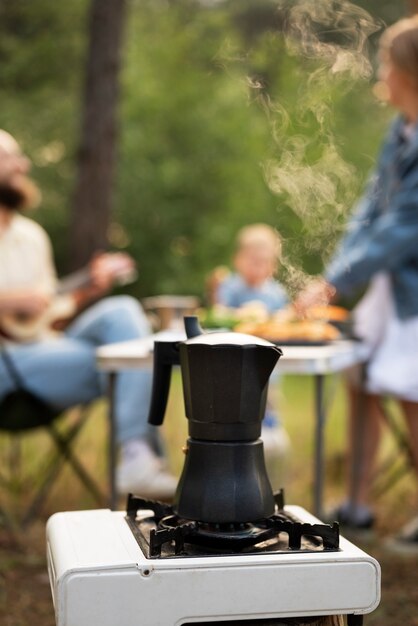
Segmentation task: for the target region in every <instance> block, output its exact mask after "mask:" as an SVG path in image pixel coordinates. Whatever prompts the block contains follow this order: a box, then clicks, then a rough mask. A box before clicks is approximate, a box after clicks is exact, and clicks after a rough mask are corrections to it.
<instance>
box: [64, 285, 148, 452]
mask: <svg viewBox="0 0 418 626" xmlns="http://www.w3.org/2000/svg"><path fill="white" fill-rule="evenodd" d="M150 332H151V331H150V328H149V325H148V321H147V319H146V317H145V314H144V313H143V311H142V308H141V306H140V305H139V303H138V302H137V301H136V300H134V298H131V297H129V296H115V297H111V298H106V299H104V300H102V301H100V302H98V303H97V304H95V305H93V306H92V307H90V308H89V309H88V310H87V311H85V312H84V313H82V314H81V315H80V316H79V317H78V318H77V319H76V320H75V321H74V322H73V323H72V324H71V325H70V326H69V327H68V329H67V331H66V334H67V336H69V337H71V338H74V339H78V340H82V341H84V342H88V343H90V344H91V345H92V346H94V347H97V346H101V345H106V344H110V343H116V342H119V341H128V340H131V339H140V338H143V337H146V336H147V335H149V334H150ZM101 382H102V389H103V392H104V391H105V384H106V380H105V377H101ZM151 383H152V372H151V370H149V369H137V370H131V371H128V370H126V371H123V372H120V373H119V374H118V377H117V385H116V390H115V414H116V419H117V431H118V432H117V438H118V442H119V443H124V442H126V441H128V440H131V439H133V438H143V437H148V436H151V438H153V437H155V435H154V434H153V435H151V434H150V433H151V430H152V427H150V426H149V425H148V423H147V418H148V410H149V404H150V397H151Z"/></svg>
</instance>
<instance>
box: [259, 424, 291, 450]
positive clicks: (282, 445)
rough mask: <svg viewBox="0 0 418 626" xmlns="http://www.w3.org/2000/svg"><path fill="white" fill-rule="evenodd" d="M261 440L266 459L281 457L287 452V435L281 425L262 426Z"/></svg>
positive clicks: (288, 442) (288, 446) (288, 447)
mask: <svg viewBox="0 0 418 626" xmlns="http://www.w3.org/2000/svg"><path fill="white" fill-rule="evenodd" d="M261 439H262V440H263V444H264V454H265V456H266V458H271V457H283V456H285V455H286V454H287V453H288V452H289V449H290V439H289V435H288V434H287V432H286V431H285V429H284V428H283V426H281V425H278V426H274V427H271V426H263V427H262V429H261Z"/></svg>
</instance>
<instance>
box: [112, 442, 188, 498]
mask: <svg viewBox="0 0 418 626" xmlns="http://www.w3.org/2000/svg"><path fill="white" fill-rule="evenodd" d="M116 488H117V490H118V493H120V494H123V495H126V494H127V493H133V494H134V495H136V496H140V497H143V498H147V499H148V498H149V499H156V500H171V499H172V498H173V496H174V494H175V491H176V488H177V480H176V479H175V478H174V476H172V475H171V474H170V473H169V472H167V471H166V469H165V467H164V462H163V460H161V459H159V457H157V456H156V455H155V454H154V453H153V452H152V451H151V449H150V448H149V447H148V446H147V444H145V445H144V442H141V445H138V446H136V450H135V447H132V446H131V448H130V450H129V453H128V454H123V451H122V459H121V462H120V463H119V466H118V467H117V468H116Z"/></svg>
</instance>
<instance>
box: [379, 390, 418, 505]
mask: <svg viewBox="0 0 418 626" xmlns="http://www.w3.org/2000/svg"><path fill="white" fill-rule="evenodd" d="M380 409H381V413H382V416H383V419H384V421H385V424H386V426H387V427H388V429H389V431H390V433H391V434H392V436H393V438H394V439H395V442H396V444H397V449H398V453H397V454H396V455H394V456H393V457H391V458H390V459H388V460H387V461H386V462H383V463H382V464H381V465H380V466H379V467H378V469H377V471H376V472H375V477H376V479H377V477H378V476H379V475H382V474H383V473H385V472H386V470H388V471H389V470H392V471H391V472H390V474H389V475H387V476H386V479H384V480H380V482H379V483H378V484H377V485H376V486H375V487H374V488H373V495H374V497H375V498H378V497H380V496H382V495H383V494H384V493H386V492H387V491H388V490H389V489H390V488H391V487H393V485H395V484H396V483H397V482H398V480H400V479H401V478H402V477H403V476H404V475H405V474H406V473H407V472H409V471H410V470H411V469H412V468H413V467H414V458H413V454H412V449H411V446H410V445H409V442H408V439H407V437H406V436H405V434H404V432H403V431H402V429H401V428H400V427H399V425H398V424H397V423H396V421H395V419H394V417H393V415H392V414H391V413H390V411H389V410H388V408H387V405H386V403H384V402H380ZM399 452H401V453H403V458H402V459H401V462H402V464H401V465H400V466H398V467H395V468H394V463H396V461H398V460H399Z"/></svg>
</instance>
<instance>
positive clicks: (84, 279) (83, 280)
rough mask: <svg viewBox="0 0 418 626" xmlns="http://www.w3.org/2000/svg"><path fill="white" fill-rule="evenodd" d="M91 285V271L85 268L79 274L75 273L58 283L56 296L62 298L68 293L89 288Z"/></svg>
mask: <svg viewBox="0 0 418 626" xmlns="http://www.w3.org/2000/svg"><path fill="white" fill-rule="evenodd" d="M90 283H91V275H90V269H89V268H88V267H84V268H83V269H81V270H78V271H77V272H73V273H72V274H69V275H68V276H65V277H64V278H61V279H60V280H59V282H58V285H57V289H56V295H58V296H62V295H65V294H67V293H71V292H72V291H75V290H76V289H81V288H82V287H87V286H88V285H90Z"/></svg>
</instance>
